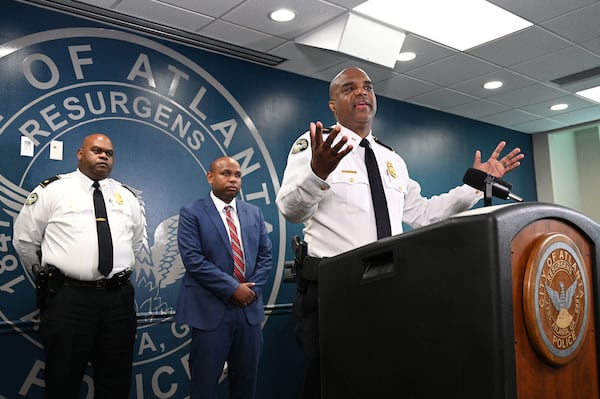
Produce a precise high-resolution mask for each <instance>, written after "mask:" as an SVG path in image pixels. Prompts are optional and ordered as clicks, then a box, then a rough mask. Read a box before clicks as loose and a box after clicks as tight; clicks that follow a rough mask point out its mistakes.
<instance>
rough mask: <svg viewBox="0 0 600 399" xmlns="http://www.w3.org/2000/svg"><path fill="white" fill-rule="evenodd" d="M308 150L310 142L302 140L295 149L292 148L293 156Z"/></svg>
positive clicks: (295, 144) (297, 142) (296, 143)
mask: <svg viewBox="0 0 600 399" xmlns="http://www.w3.org/2000/svg"><path fill="white" fill-rule="evenodd" d="M307 148H308V140H307V139H304V138H302V139H300V140H298V141H296V142H295V143H294V147H293V148H292V154H297V153H299V152H301V151H304V150H306V149H307Z"/></svg>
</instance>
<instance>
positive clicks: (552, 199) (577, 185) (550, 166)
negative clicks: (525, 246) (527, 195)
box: [533, 126, 600, 222]
mask: <svg viewBox="0 0 600 399" xmlns="http://www.w3.org/2000/svg"><path fill="white" fill-rule="evenodd" d="M533 151H534V164H535V174H536V185H537V194H538V200H539V201H540V202H549V203H554V204H559V205H564V206H567V207H569V208H572V209H575V210H577V211H579V212H581V213H583V214H584V215H587V216H589V217H590V218H592V219H594V220H595V221H597V222H600V130H599V128H598V126H591V127H585V128H581V129H574V130H568V131H562V132H555V133H541V134H536V135H534V136H533Z"/></svg>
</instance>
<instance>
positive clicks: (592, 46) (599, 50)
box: [580, 39, 600, 55]
mask: <svg viewBox="0 0 600 399" xmlns="http://www.w3.org/2000/svg"><path fill="white" fill-rule="evenodd" d="M580 45H581V46H582V47H585V48H586V49H588V50H591V51H593V52H594V53H596V54H597V55H600V39H592V40H588V41H587V42H583V43H581V44H580Z"/></svg>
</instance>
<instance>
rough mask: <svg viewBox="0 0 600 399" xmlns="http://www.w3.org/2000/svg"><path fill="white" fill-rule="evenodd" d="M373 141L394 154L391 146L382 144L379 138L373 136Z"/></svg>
mask: <svg viewBox="0 0 600 399" xmlns="http://www.w3.org/2000/svg"><path fill="white" fill-rule="evenodd" d="M373 140H374V141H375V142H376V143H377V144H380V145H382V146H384V147H385V148H387V149H388V150H390V151H392V152H394V149H393V148H392V147H390V146H389V145H387V144H384V143H382V142H381V140H379V139H378V138H377V137H375V136H373Z"/></svg>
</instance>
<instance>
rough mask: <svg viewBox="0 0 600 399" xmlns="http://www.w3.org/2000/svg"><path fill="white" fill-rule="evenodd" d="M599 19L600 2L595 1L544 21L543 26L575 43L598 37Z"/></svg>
mask: <svg viewBox="0 0 600 399" xmlns="http://www.w3.org/2000/svg"><path fill="white" fill-rule="evenodd" d="M598 21H600V2H594V3H593V4H590V5H589V6H586V7H583V8H580V9H579V10H577V11H574V12H572V13H568V14H565V15H563V16H561V17H558V18H556V19H553V20H551V21H548V22H544V23H543V24H542V26H544V27H545V28H548V29H549V30H551V31H552V32H555V33H557V34H559V35H561V36H564V37H566V38H567V39H570V40H572V41H574V42H575V43H581V42H585V41H588V40H591V39H594V38H597V37H598V29H599V28H598Z"/></svg>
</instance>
